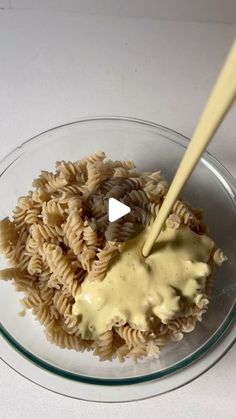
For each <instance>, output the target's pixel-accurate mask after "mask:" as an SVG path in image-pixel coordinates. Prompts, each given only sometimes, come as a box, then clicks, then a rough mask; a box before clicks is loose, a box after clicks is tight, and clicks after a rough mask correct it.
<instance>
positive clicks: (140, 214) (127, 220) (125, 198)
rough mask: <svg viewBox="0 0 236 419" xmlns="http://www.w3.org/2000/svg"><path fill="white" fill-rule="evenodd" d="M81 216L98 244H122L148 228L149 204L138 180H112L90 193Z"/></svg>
mask: <svg viewBox="0 0 236 419" xmlns="http://www.w3.org/2000/svg"><path fill="white" fill-rule="evenodd" d="M84 212H85V214H86V221H87V222H88V224H89V225H90V227H91V228H92V229H93V230H94V231H95V232H96V236H97V239H98V241H100V242H102V240H107V241H110V242H115V241H116V242H124V241H127V240H130V239H132V238H134V237H135V236H136V235H138V234H139V233H140V232H141V231H142V229H144V228H145V227H146V225H149V219H150V200H149V197H148V196H147V194H146V193H145V191H144V190H143V188H142V184H141V181H140V180H139V179H136V178H133V179H132V178H129V177H127V178H126V177H122V178H120V177H113V178H108V179H105V180H103V181H102V182H100V183H99V184H98V185H97V186H96V187H95V188H94V190H93V191H92V192H90V194H89V195H88V196H87V199H86V202H85V203H84Z"/></svg>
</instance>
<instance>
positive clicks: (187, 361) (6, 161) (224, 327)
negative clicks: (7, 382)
mask: <svg viewBox="0 0 236 419" xmlns="http://www.w3.org/2000/svg"><path fill="white" fill-rule="evenodd" d="M95 121H102V122H108V121H116V122H131V123H135V124H139V125H144V126H149V127H154V128H157V129H158V130H160V131H162V132H163V133H164V132H165V133H167V134H168V133H169V134H174V135H175V136H177V137H178V140H174V139H172V138H168V140H169V141H171V142H174V143H175V144H178V145H181V146H182V147H184V148H186V146H187V144H188V142H189V141H190V140H189V138H188V137H186V136H185V135H183V134H180V133H179V132H177V131H175V130H173V129H171V128H167V127H165V126H164V125H161V124H157V123H155V122H151V121H147V120H143V119H139V118H133V117H126V116H114V115H110V116H105V115H100V116H91V117H84V118H78V119H76V120H75V121H71V122H67V123H63V124H60V125H58V126H55V127H53V128H50V129H47V130H44V131H42V132H40V133H38V134H36V135H34V136H33V137H31V138H29V139H28V140H26V141H24V142H22V143H21V145H19V146H18V147H16V148H14V149H13V150H12V151H10V152H9V153H8V154H7V155H6V156H5V157H3V159H1V160H0V178H1V176H2V175H3V174H4V173H5V172H6V171H7V170H8V168H9V167H10V166H11V165H12V164H13V163H14V162H15V161H16V160H18V159H19V158H20V157H21V156H22V153H21V154H19V155H17V153H18V152H19V151H22V150H23V151H24V149H25V148H27V147H28V145H31V143H32V142H34V141H35V140H37V139H38V138H39V137H41V136H43V135H44V134H47V133H49V132H51V131H55V130H57V129H60V128H64V127H67V126H70V125H75V124H78V123H83V122H95ZM205 156H206V158H205ZM202 160H204V162H205V163H206V162H207V166H208V168H209V167H211V166H213V167H216V169H217V172H218V171H219V172H220V173H217V174H218V177H220V179H221V181H224V183H225V184H227V186H228V187H229V185H228V183H229V184H230V186H232V187H233V188H234V189H235V190H236V180H235V179H234V177H233V176H232V174H231V173H230V172H229V171H228V170H227V169H226V168H225V167H224V166H223V164H222V163H220V162H219V160H217V159H216V158H215V157H214V156H213V155H212V154H211V153H209V152H208V151H206V152H205V153H204V157H202ZM2 165H4V166H5V168H4V170H3V171H1V166H2ZM215 175H216V173H215ZM222 175H223V177H222ZM216 176H217V175H216ZM224 177H225V178H226V179H227V182H226V181H225V180H224ZM227 189H228V188H227ZM231 197H232V199H233V202H234V204H235V207H236V201H235V195H234V194H233V193H232V191H231ZM235 318H236V305H235V304H234V305H233V306H232V308H231V310H230V312H229V313H228V316H227V317H226V319H225V321H224V322H223V323H222V324H221V325H220V327H219V328H218V329H217V330H216V332H215V333H214V334H213V336H211V338H210V339H208V340H207V341H206V342H205V343H204V344H203V345H202V346H201V347H200V348H198V349H197V350H196V351H195V352H194V353H193V354H192V355H189V356H187V357H186V358H184V359H183V360H182V361H179V362H177V363H176V364H174V365H173V366H171V367H169V368H167V369H165V370H164V371H159V372H153V373H150V374H146V375H143V376H137V377H130V378H112V379H110V378H96V377H88V376H83V375H80V374H76V373H73V372H70V371H66V370H62V369H61V368H59V367H56V366H54V365H51V364H49V363H48V362H46V361H44V360H41V359H40V358H38V357H37V356H36V355H34V354H32V353H31V352H30V351H28V350H27V349H25V348H24V347H23V346H22V345H21V344H20V343H19V342H17V341H16V339H15V338H13V337H12V336H11V334H10V333H9V332H8V331H7V330H6V329H5V328H4V326H3V325H2V323H0V335H1V336H3V338H4V339H5V340H6V341H7V342H8V343H9V344H10V345H11V347H13V348H14V349H15V350H16V351H17V352H18V353H20V354H21V355H23V356H24V358H26V359H27V360H28V361H29V362H30V363H32V364H34V365H36V366H37V367H39V368H41V369H44V370H46V371H47V372H50V373H52V374H54V375H57V376H58V375H59V376H60V377H62V378H68V379H70V380H73V381H77V382H81V383H86V384H93V385H94V384H96V385H103V386H117V385H122V386H123V385H129V384H138V383H145V382H149V381H152V380H157V379H160V378H164V377H167V376H169V375H170V374H173V373H177V372H178V371H180V370H182V369H183V368H186V367H188V366H190V365H191V364H192V363H194V362H196V361H197V360H199V359H200V358H202V357H203V356H204V355H205V354H207V353H208V352H209V351H210V350H211V349H213V348H214V347H215V345H216V344H217V343H218V342H219V341H221V339H222V338H223V336H224V335H225V334H226V332H227V331H228V330H229V329H230V327H232V326H233V324H234V320H235ZM235 340H236V338H234V339H233V340H232V342H231V344H229V345H228V347H227V348H226V349H225V351H224V354H223V355H222V356H224V355H225V354H226V353H227V351H228V350H229V349H230V347H231V346H232V345H233V343H234V342H235ZM222 356H221V357H219V358H218V360H219V359H221V358H222ZM218 360H217V361H218ZM217 361H216V362H217ZM6 363H7V362H6ZM7 365H9V364H8V363H7ZM207 369H208V368H206V370H207ZM204 372H205V370H204V371H202V373H204ZM26 378H27V377H26Z"/></svg>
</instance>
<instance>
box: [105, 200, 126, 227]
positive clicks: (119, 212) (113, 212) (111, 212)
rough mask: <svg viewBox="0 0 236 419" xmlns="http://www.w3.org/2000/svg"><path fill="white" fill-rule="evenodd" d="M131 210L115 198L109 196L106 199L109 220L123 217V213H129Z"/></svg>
mask: <svg viewBox="0 0 236 419" xmlns="http://www.w3.org/2000/svg"><path fill="white" fill-rule="evenodd" d="M130 211H131V209H130V207H128V206H127V205H125V204H122V202H120V201H117V199H115V198H109V201H108V219H109V221H110V222H113V221H116V220H119V218H121V217H124V215H126V214H129V212H130Z"/></svg>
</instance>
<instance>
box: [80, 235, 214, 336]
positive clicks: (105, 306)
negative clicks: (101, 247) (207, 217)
mask: <svg viewBox="0 0 236 419" xmlns="http://www.w3.org/2000/svg"><path fill="white" fill-rule="evenodd" d="M147 234H148V230H146V231H145V232H144V233H142V234H141V235H139V236H138V237H136V238H135V239H133V240H130V241H129V242H127V243H125V244H124V245H123V248H122V253H121V254H120V255H119V256H118V257H117V259H115V260H114V262H113V264H112V265H111V267H110V269H109V270H108V271H107V274H106V276H105V278H104V279H103V280H102V281H96V280H95V281H94V280H93V281H91V280H90V277H89V274H88V275H87V277H86V278H85V280H84V281H83V283H82V284H81V289H80V291H79V293H78V295H77V296H76V301H75V304H74V306H73V314H74V315H79V316H80V317H81V322H80V331H81V334H82V338H85V339H96V338H97V336H98V335H100V334H102V333H103V332H104V331H105V330H107V328H108V327H109V326H111V325H112V324H114V322H118V323H119V322H121V323H122V324H123V323H129V324H130V325H133V326H135V327H138V328H139V329H140V330H148V329H149V324H150V318H151V317H153V316H156V317H157V318H158V319H160V320H161V321H162V322H163V323H165V322H167V321H168V320H169V319H171V318H173V317H175V316H176V314H177V313H178V312H180V311H181V304H180V302H181V296H183V297H185V298H187V299H189V301H194V298H195V297H196V295H197V294H198V293H199V285H202V284H203V285H204V281H205V278H206V277H207V276H209V274H210V267H209V265H208V264H207V261H208V260H209V257H210V253H211V251H212V249H213V247H214V242H213V241H212V240H211V239H210V238H209V237H208V236H205V235H198V234H196V233H194V232H193V231H192V230H190V229H189V228H188V227H180V228H179V229H178V230H174V229H168V228H166V229H165V230H163V231H162V232H161V234H160V235H159V237H158V240H157V242H156V244H155V245H154V247H153V249H152V252H151V253H150V255H149V256H148V257H147V258H144V257H143V256H142V253H141V250H142V246H143V244H144V242H145V239H146V237H147Z"/></svg>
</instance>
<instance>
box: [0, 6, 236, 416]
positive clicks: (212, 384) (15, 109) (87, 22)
mask: <svg viewBox="0 0 236 419" xmlns="http://www.w3.org/2000/svg"><path fill="white" fill-rule="evenodd" d="M176 3H178V7H174V6H175V5H176ZM39 4H40V6H39ZM144 4H145V7H144ZM190 4H191V7H190ZM1 8H2V9H1ZM82 12H83V13H86V15H85V14H83V15H82V14H81V13H82ZM98 13H100V16H98V15H96V14H98ZM111 14H112V15H113V16H108V15H111ZM160 18H161V19H160ZM168 19H169V20H168ZM235 22H236V2H235V1H234V0H232V1H231V0H227V1H224V2H223V1H220V0H219V1H218V0H209V1H204V2H203V0H201V1H198V2H197V1H187V0H179V2H177V1H174V0H168V1H164V0H162V1H161V0H159V1H155V0H148V1H146V2H144V1H143V2H142V1H139V0H137V1H136V2H135V1H132V0H130V1H126V2H125V1H120V2H118V1H117V2H114V1H110V2H109V1H102V2H101V1H91V0H90V1H88V2H81V1H76V0H74V1H73V0H69V1H67V2H65V1H63V0H60V1H57V2H56V1H53V0H50V1H48V2H47V1H46V0H44V1H41V2H39V1H36V0H35V1H33V0H31V1H30V0H18V1H17V0H11V1H8V0H0V158H2V157H3V156H4V155H5V154H6V153H8V152H9V151H10V150H11V149H12V148H13V147H16V146H17V145H19V144H20V143H21V142H22V141H24V140H26V139H28V138H30V137H31V136H33V135H35V134H37V133H39V132H40V131H43V130H45V129H48V128H50V127H53V126H55V125H58V124H61V123H63V122H67V121H72V120H76V119H77V118H78V117H81V116H89V115H101V114H108V115H124V116H133V117H139V118H143V119H149V120H153V121H155V122H158V123H160V124H163V125H166V126H168V127H170V128H173V129H176V130H177V131H180V132H181V133H183V134H185V135H187V136H191V134H192V132H193V129H194V127H195V125H196V123H197V120H198V118H199V116H200V113H201V110H202V108H203V106H204V103H205V101H206V98H207V96H208V94H209V93H210V90H211V88H212V86H213V84H214V81H215V78H216V75H217V73H218V71H219V69H220V67H221V64H222V62H223V60H224V58H225V56H226V54H227V50H228V49H229V47H230V45H231V44H232V41H233V39H234V37H235V32H236V31H235V29H236V25H235ZM235 121H236V109H235V107H234V109H232V111H231V113H230V114H229V115H228V116H227V118H226V120H225V121H224V124H223V126H222V127H221V129H220V130H219V132H218V133H217V136H216V139H215V140H214V142H213V144H212V145H211V146H210V150H211V151H212V152H213V153H214V154H215V155H216V157H218V158H219V159H220V160H221V161H222V162H223V164H224V165H225V166H226V167H227V168H228V169H229V170H230V171H231V172H232V174H233V175H234V176H236V167H235V161H236V144H235V136H236V128H235ZM235 355H236V354H235V349H234V348H233V349H231V351H230V352H229V353H228V354H227V355H226V356H225V357H224V359H223V360H221V361H220V362H219V363H218V364H217V365H216V366H215V367H213V368H212V369H211V370H210V371H208V372H207V373H206V374H204V375H203V376H202V377H200V378H198V379H197V380H195V381H194V382H193V383H191V384H189V385H187V386H185V387H183V388H182V389H179V390H176V391H174V392H172V393H169V394H166V395H163V396H161V397H159V398H154V399H151V400H147V401H142V402H135V403H130V404H128V405H126V406H125V405H109V404H98V403H88V402H82V401H77V400H72V399H68V398H65V397H63V396H59V395H56V394H53V393H51V392H48V391H46V390H43V389H41V388H39V387H38V386H36V385H34V384H32V383H30V382H28V381H27V380H25V379H24V378H22V377H20V376H19V375H17V374H16V373H15V372H14V371H12V370H11V369H10V368H9V367H7V366H6V365H5V364H4V363H0V394H1V397H0V412H1V417H2V418H3V419H5V418H7V419H8V418H24V419H28V418H40V419H41V418H45V417H47V418H66V419H67V418H74V417H75V418H77V417H79V418H85V419H87V418H93V417H96V418H98V419H100V418H101V419H104V418H133V417H135V418H137V419H139V418H140V419H141V418H148V419H149V418H156V417H157V418H158V419H162V418H166V417H169V416H171V417H172V418H173V419H175V418H177V419H178V418H181V419H185V418H186V419H187V418H188V419H189V418H190V419H191V418H198V419H201V418H207V419H208V418H209V419H210V418H214V419H218V418H233V417H234V414H235V409H234V396H233V395H234V393H235V390H236V385H235V365H236V356H235Z"/></svg>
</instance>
